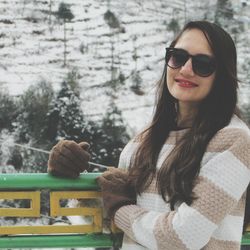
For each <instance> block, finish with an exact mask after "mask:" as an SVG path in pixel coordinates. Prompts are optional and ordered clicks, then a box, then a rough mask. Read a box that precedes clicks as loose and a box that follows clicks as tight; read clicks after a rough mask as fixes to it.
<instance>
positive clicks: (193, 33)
mask: <svg viewBox="0 0 250 250" xmlns="http://www.w3.org/2000/svg"><path fill="white" fill-rule="evenodd" d="M175 48H181V49H185V50H187V51H188V52H189V53H190V54H194V55H195V54H207V55H213V52H212V49H211V47H210V45H209V43H208V41H207V38H206V37H205V35H204V34H203V32H202V31H201V30H199V29H190V30H186V31H184V32H183V33H182V35H181V37H180V38H179V39H178V41H177V43H176V44H175Z"/></svg>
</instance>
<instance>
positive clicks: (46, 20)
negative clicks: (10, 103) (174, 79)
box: [0, 0, 250, 131]
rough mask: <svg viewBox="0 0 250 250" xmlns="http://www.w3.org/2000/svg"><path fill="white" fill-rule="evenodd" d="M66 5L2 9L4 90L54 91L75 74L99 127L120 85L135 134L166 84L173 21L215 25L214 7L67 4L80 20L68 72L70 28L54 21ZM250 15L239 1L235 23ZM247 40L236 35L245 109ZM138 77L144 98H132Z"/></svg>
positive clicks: (44, 1)
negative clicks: (43, 86) (47, 85)
mask: <svg viewBox="0 0 250 250" xmlns="http://www.w3.org/2000/svg"><path fill="white" fill-rule="evenodd" d="M60 2H61V1H59V0H1V1H0V57H1V61H0V73H1V78H0V85H1V88H7V89H8V90H9V92H10V93H11V94H12V95H19V94H21V93H23V91H24V90H25V89H27V88H28V86H30V85H31V84H36V83H38V82H39V81H42V80H45V81H49V82H51V83H52V85H53V86H54V88H55V89H56V88H58V86H59V83H60V82H61V81H62V80H63V79H64V78H65V76H66V74H67V73H68V72H72V71H75V72H77V76H78V81H79V84H80V87H81V99H82V107H83V110H84V112H85V113H86V114H87V115H91V116H92V118H93V119H95V118H97V119H98V117H100V115H102V114H103V113H104V112H105V110H106V108H107V105H108V104H109V102H110V99H111V97H110V96H109V95H110V91H109V89H110V87H109V86H110V82H111V81H113V82H116V84H117V86H116V87H115V88H114V89H115V90H114V93H113V97H112V98H113V99H114V100H113V101H114V102H115V103H116V104H117V105H118V107H119V108H121V109H122V110H123V115H124V117H125V118H126V121H127V122H128V124H129V125H130V128H131V129H132V131H134V130H137V129H139V127H141V126H144V124H145V122H147V120H148V119H149V118H150V116H151V113H152V105H153V102H154V84H155V83H156V81H157V80H158V79H159V78H160V76H161V71H162V68H163V63H164V60H163V58H164V53H165V47H166V46H167V45H168V44H169V42H170V41H171V39H172V38H173V36H174V33H173V31H171V30H169V28H168V27H169V23H170V21H171V20H172V19H173V18H174V19H175V20H178V24H179V26H180V27H181V26H182V25H183V24H184V23H185V21H187V20H190V19H201V18H207V19H208V20H212V19H213V18H214V11H215V7H216V0H210V1H205V2H204V1H185V0H174V1H173V0H172V1H170V0H165V1H162V0H155V1H147V0H126V1H123V0H115V1H110V0H67V1H66V0H65V1H64V2H65V3H67V4H69V7H70V10H71V12H72V13H73V15H74V18H73V19H72V20H71V21H70V22H68V23H66V29H67V31H66V38H67V48H66V50H67V57H66V66H63V64H64V55H63V52H64V43H63V39H64V26H63V22H62V21H61V20H59V19H58V18H57V16H56V14H55V13H56V12H57V11H58V7H59V4H60ZM236 2H237V4H236ZM247 7H248V6H245V7H243V5H242V3H241V2H240V1H235V2H234V8H235V13H236V14H235V17H236V18H239V17H241V18H242V15H241V13H248V12H246V11H245V12H244V9H243V8H247ZM108 10H110V11H111V12H112V13H113V14H114V15H115V17H116V19H117V21H118V22H117V23H116V24H115V25H113V27H112V25H110V23H109V21H108V20H107V18H106V20H105V18H104V17H105V13H107V11H108ZM245 15H247V14H245ZM247 18H248V16H245V19H244V20H245V21H244V22H245V23H247V24H246V27H247V25H248V22H249V21H248V20H249V18H248V19H247ZM248 27H249V26H248ZM247 33H249V32H244V34H242V33H239V34H238V35H237V47H238V51H239V63H240V64H239V70H240V78H241V80H242V85H244V86H243V90H244V91H241V98H240V100H241V102H247V98H248V94H247V93H249V91H248V92H246V91H245V90H246V87H245V86H246V83H247V81H249V77H248V78H247V68H246V67H245V68H244V67H243V66H242V65H243V64H244V65H245V66H246V65H248V64H247V63H249V62H250V53H249V46H248V43H249V36H248V34H247ZM247 36H248V37H247ZM135 72H136V74H135ZM135 77H137V78H136V80H137V83H138V81H139V83H140V95H138V93H135V91H132V90H131V86H134V85H135V82H136V80H135ZM121 78H122V80H120V79H121ZM142 92H143V95H141V94H142Z"/></svg>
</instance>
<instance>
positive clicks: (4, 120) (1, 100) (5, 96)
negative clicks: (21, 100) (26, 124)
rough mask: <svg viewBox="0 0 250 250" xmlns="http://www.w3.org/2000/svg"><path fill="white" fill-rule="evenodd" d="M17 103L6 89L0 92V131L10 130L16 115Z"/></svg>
mask: <svg viewBox="0 0 250 250" xmlns="http://www.w3.org/2000/svg"><path fill="white" fill-rule="evenodd" d="M17 110H18V108H17V103H16V101H15V99H14V98H13V97H12V96H10V95H9V93H8V92H7V91H1V92H0V131H1V130H2V129H7V130H12V129H13V123H14V121H15V119H16V117H17V115H18V112H17Z"/></svg>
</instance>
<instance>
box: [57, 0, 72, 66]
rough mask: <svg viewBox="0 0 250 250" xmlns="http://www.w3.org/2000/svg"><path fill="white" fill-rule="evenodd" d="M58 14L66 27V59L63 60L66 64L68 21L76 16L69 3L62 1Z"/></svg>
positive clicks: (64, 64)
mask: <svg viewBox="0 0 250 250" xmlns="http://www.w3.org/2000/svg"><path fill="white" fill-rule="evenodd" d="M57 16H58V18H59V19H62V20H63V28H64V53H63V54H64V60H63V66H66V54H67V38H66V23H67V22H69V21H71V20H72V19H73V18H74V15H73V13H72V12H71V10H70V7H69V5H68V4H65V3H63V2H62V3H60V5H59V8H58V11H57Z"/></svg>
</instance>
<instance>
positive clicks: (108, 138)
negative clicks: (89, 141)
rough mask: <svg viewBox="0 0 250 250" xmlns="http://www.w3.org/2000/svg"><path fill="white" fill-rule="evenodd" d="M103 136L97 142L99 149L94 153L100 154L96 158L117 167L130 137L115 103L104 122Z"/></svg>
mask: <svg viewBox="0 0 250 250" xmlns="http://www.w3.org/2000/svg"><path fill="white" fill-rule="evenodd" d="M101 134H102V135H101V136H100V137H99V142H98V141H96V142H95V143H96V146H97V148H96V149H95V150H94V151H95V152H97V153H98V155H96V156H95V157H96V158H97V160H98V161H99V160H101V161H102V163H103V164H107V165H111V166H112V165H113V166H117V165H118V160H119V156H120V153H121V151H122V149H123V147H124V145H125V144H126V143H127V142H128V140H129V135H128V133H127V131H126V127H125V126H124V121H123V118H122V114H121V111H120V110H119V109H118V107H117V106H116V105H115V104H114V103H113V102H111V103H110V105H109V108H108V110H107V112H106V114H105V116H104V118H103V120H102V124H101Z"/></svg>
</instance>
